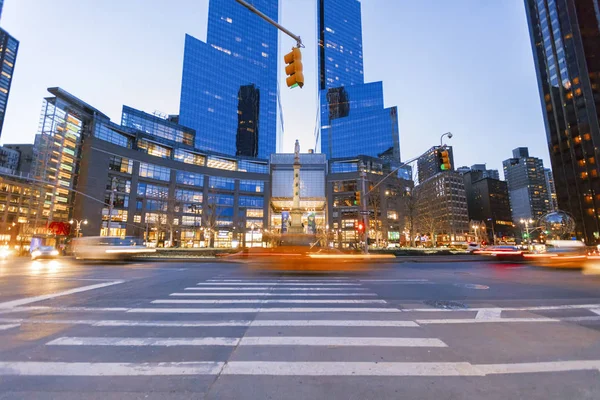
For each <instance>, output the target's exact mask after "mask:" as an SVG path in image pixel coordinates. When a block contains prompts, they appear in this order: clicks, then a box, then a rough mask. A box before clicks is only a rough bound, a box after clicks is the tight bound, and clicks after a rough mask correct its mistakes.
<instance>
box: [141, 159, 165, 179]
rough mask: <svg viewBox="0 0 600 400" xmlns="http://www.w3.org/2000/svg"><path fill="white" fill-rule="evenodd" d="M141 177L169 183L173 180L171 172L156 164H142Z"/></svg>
mask: <svg viewBox="0 0 600 400" xmlns="http://www.w3.org/2000/svg"><path fill="white" fill-rule="evenodd" d="M140 176H141V177H144V178H151V179H158V180H161V181H167V182H168V181H169V180H170V179H171V170H170V169H169V168H165V167H161V166H158V165H154V164H146V163H140Z"/></svg>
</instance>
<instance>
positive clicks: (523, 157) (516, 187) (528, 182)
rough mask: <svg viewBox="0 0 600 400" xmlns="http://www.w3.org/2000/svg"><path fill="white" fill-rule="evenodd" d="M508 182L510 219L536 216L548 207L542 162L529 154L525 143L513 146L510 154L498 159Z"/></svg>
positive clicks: (516, 219)
mask: <svg viewBox="0 0 600 400" xmlns="http://www.w3.org/2000/svg"><path fill="white" fill-rule="evenodd" d="M502 165H503V166H504V179H505V180H506V182H507V184H508V192H509V196H510V206H511V210H512V217H513V221H520V220H521V219H533V220H537V219H538V218H539V217H541V216H542V215H544V214H545V213H547V212H548V211H549V210H550V201H549V200H548V190H547V188H546V174H545V173H544V162H543V161H542V159H540V158H537V157H530V156H529V150H528V149H527V147H519V148H517V149H514V150H513V157H512V158H509V159H508V160H504V161H503V162H502Z"/></svg>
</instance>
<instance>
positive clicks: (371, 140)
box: [317, 0, 400, 161]
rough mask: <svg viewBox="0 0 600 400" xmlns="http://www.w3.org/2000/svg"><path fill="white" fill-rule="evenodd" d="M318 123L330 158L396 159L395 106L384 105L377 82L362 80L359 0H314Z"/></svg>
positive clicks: (320, 140)
mask: <svg viewBox="0 0 600 400" xmlns="http://www.w3.org/2000/svg"><path fill="white" fill-rule="evenodd" d="M317 19H318V22H317V24H318V25H317V26H318V35H319V49H318V68H319V91H320V118H321V123H320V129H319V136H318V137H317V147H320V150H321V153H324V154H326V155H327V158H329V159H332V158H333V159H335V158H344V157H355V156H357V155H359V154H360V155H366V156H371V157H382V158H383V157H386V158H388V159H389V158H393V159H395V160H397V161H400V134H399V129H398V109H397V108H396V107H391V108H385V107H384V104H383V84H382V82H373V83H367V84H365V83H364V77H363V51H362V22H361V6H360V2H359V1H358V0H318V1H317Z"/></svg>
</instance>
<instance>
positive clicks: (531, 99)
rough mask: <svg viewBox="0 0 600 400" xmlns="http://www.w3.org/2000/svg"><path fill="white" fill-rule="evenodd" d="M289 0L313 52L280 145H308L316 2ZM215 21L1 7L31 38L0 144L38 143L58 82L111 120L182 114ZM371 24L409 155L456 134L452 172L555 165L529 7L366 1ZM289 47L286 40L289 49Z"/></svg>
mask: <svg viewBox="0 0 600 400" xmlns="http://www.w3.org/2000/svg"><path fill="white" fill-rule="evenodd" d="M213 1H218V0H213ZM280 3H281V7H282V9H281V19H282V21H281V22H282V23H283V24H284V25H286V27H288V28H289V29H290V30H292V31H294V32H296V33H297V34H299V35H300V36H302V38H303V41H304V43H305V45H306V49H305V50H304V53H303V56H304V57H303V59H304V65H305V78H306V81H307V84H306V85H305V87H304V88H303V89H293V90H289V89H282V104H283V110H284V111H283V112H284V122H285V137H284V140H285V142H284V150H286V151H292V149H293V143H294V140H295V139H296V138H298V139H300V142H301V145H302V148H303V150H305V149H307V148H308V147H313V146H314V125H315V118H316V112H317V92H316V75H315V66H316V27H315V21H316V17H315V4H314V0H280ZM207 13H208V0H169V1H167V0H102V1H93V0H53V1H48V0H5V4H4V11H3V13H2V21H1V22H0V25H1V26H2V27H3V28H4V29H6V30H8V31H9V32H10V33H11V34H12V35H14V36H15V37H17V39H19V40H20V42H21V43H20V49H19V55H18V59H17V64H16V69H15V74H14V80H13V86H12V89H11V94H10V99H9V104H8V110H7V115H6V120H5V124H4V128H3V133H2V142H3V143H14V142H31V141H33V137H34V135H35V133H36V132H37V129H38V123H39V113H40V110H41V105H42V99H43V97H45V96H47V95H48V93H47V91H46V88H48V87H51V86H60V87H62V88H63V89H65V90H67V91H69V92H71V93H72V94H74V95H76V96H78V97H79V98H81V99H82V100H84V101H86V102H88V103H90V104H91V105H93V106H95V107H96V108H98V109H100V110H101V111H103V112H104V113H106V114H108V115H109V116H110V117H111V119H112V120H113V121H115V122H120V114H121V106H122V105H123V104H127V105H129V106H132V107H135V108H138V109H141V110H144V111H148V112H153V111H155V110H159V111H161V112H164V113H169V114H174V113H177V112H178V110H179V94H180V85H181V69H182V61H183V45H184V35H185V33H189V34H191V35H193V36H195V37H197V38H199V39H202V40H205V38H206V19H207ZM362 15H363V41H364V43H363V47H364V68H365V80H366V81H367V82H370V81H379V80H382V81H383V82H384V92H385V104H386V106H393V105H396V106H398V110H399V116H400V145H401V153H402V158H403V159H408V158H412V157H414V156H416V155H418V154H420V153H421V152H423V151H424V150H426V149H427V148H429V147H431V146H433V145H436V144H438V143H439V137H440V135H441V134H442V133H444V132H447V131H452V132H453V133H454V138H453V139H452V140H451V141H450V142H449V143H451V144H452V145H453V146H454V154H455V164H456V166H460V165H471V164H475V163H484V162H487V163H488V168H498V169H501V166H502V164H501V163H502V160H504V159H506V158H509V157H510V156H511V150H512V149H513V148H515V147H520V146H528V147H529V148H530V154H532V155H534V156H537V157H541V158H543V159H544V164H545V165H546V166H547V167H549V162H548V150H547V146H546V141H545V132H544V125H543V120H542V114H541V108H540V102H539V96H538V91H537V82H536V76H535V70H534V66H533V59H532V55H531V47H530V42H529V35H528V30H527V22H526V19H525V9H524V5H523V0H489V1H483V0H452V1H448V0H419V1H414V0H362ZM293 44H294V43H293V41H292V40H291V39H289V38H287V37H285V36H281V43H280V53H282V54H283V52H284V51H286V52H287V50H288V49H289V48H291V46H292V45H293ZM280 71H281V78H282V79H283V76H284V73H283V66H281V68H280ZM282 83H283V82H282ZM284 86H285V85H284Z"/></svg>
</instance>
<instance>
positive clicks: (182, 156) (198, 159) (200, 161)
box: [174, 149, 206, 167]
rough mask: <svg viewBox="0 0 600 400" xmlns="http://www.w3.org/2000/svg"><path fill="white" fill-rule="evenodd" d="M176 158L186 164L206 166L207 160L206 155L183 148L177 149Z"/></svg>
mask: <svg viewBox="0 0 600 400" xmlns="http://www.w3.org/2000/svg"><path fill="white" fill-rule="evenodd" d="M174 158H175V160H177V161H180V162H183V163H186V164H192V165H199V166H201V167H203V166H204V161H205V160H206V157H204V156H202V155H200V154H196V153H192V152H190V151H185V150H181V149H175V156H174Z"/></svg>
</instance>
